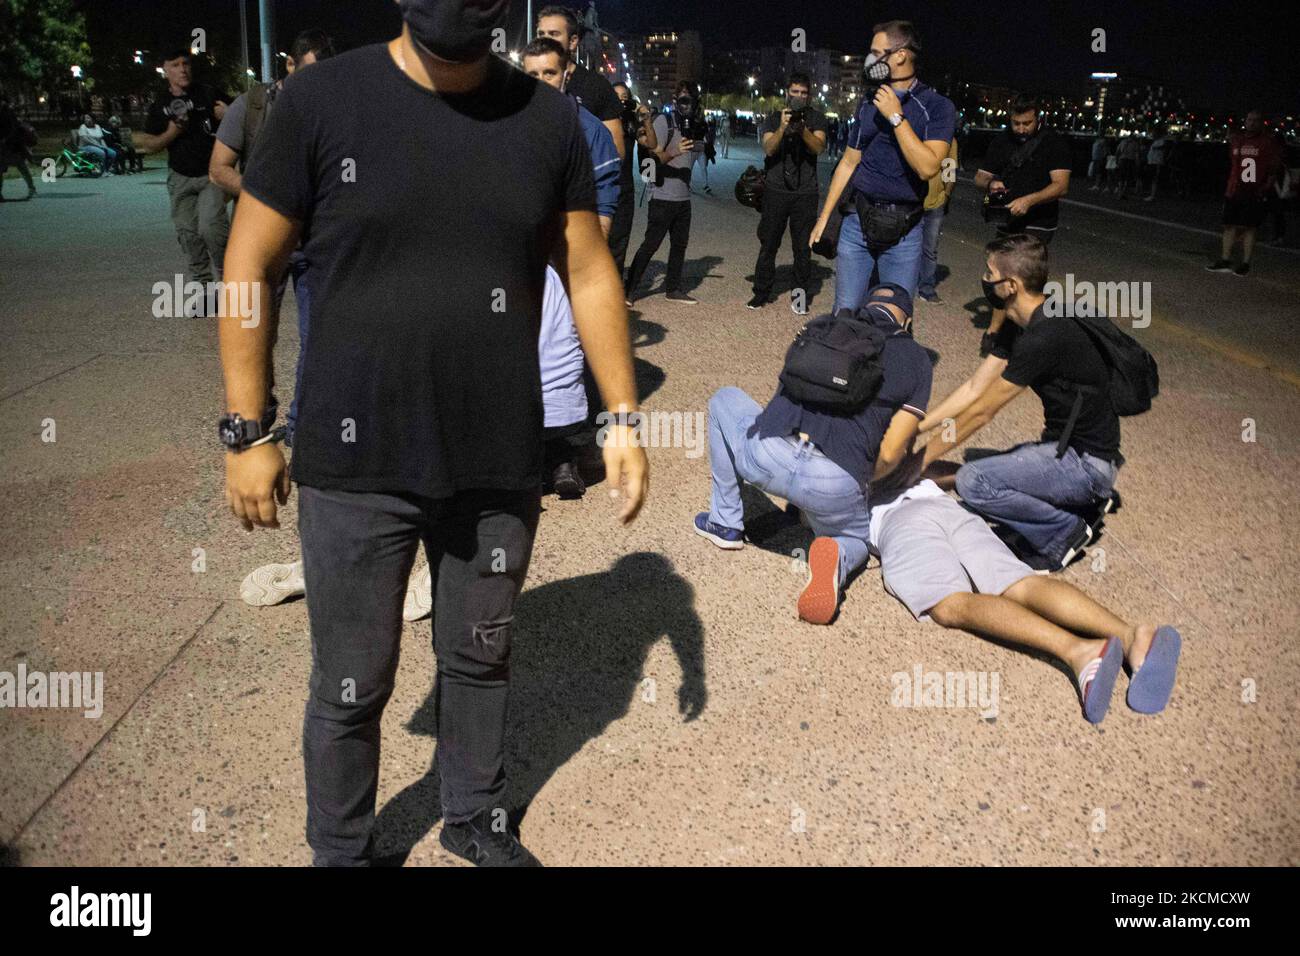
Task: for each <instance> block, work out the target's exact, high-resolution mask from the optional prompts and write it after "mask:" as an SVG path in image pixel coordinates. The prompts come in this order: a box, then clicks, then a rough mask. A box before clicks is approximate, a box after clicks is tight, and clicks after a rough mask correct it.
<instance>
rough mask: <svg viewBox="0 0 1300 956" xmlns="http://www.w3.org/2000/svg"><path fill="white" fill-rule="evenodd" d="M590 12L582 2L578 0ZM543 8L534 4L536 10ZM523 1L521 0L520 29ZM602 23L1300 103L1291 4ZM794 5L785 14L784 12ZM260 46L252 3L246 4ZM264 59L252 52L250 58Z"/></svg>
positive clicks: (324, 14)
mask: <svg viewBox="0 0 1300 956" xmlns="http://www.w3.org/2000/svg"><path fill="white" fill-rule="evenodd" d="M572 2H573V5H575V6H581V7H583V8H584V9H585V6H586V0H572ZM541 5H542V4H541V3H538V2H534V10H536V9H538V8H540V6H541ZM83 7H84V8H85V9H86V10H87V13H88V16H89V18H90V27H91V43H92V49H93V46H94V43H95V38H96V35H97V34H98V33H103V32H105V31H113V32H115V33H118V34H119V35H120V34H121V33H130V34H132V35H133V36H135V35H138V36H139V39H138V40H135V41H134V42H138V43H140V44H142V45H149V44H154V45H161V44H162V42H163V37H165V36H166V35H168V34H169V33H171V34H172V35H175V34H177V33H179V34H180V35H181V36H186V35H187V33H186V32H182V28H186V27H188V26H189V25H204V26H207V27H208V29H209V30H217V31H223V30H229V31H231V33H232V34H233V33H235V32H237V30H238V24H239V20H238V12H237V11H238V6H237V0H86V2H85V3H84V4H83ZM524 8H525V5H524V3H523V2H522V0H515V11H514V20H515V23H516V25H517V27H516V32H519V33H520V34H521V35H522V29H523V18H524ZM596 8H597V11H598V12H599V15H600V22H601V25H602V26H604V27H606V28H608V29H611V30H613V31H615V32H618V31H620V30H622V31H627V32H633V33H645V32H651V31H659V30H671V29H679V30H680V29H696V30H699V31H701V33H702V34H703V36H704V42H705V55H706V57H707V56H708V54H709V52H710V51H711V50H718V49H723V48H727V47H732V46H767V45H773V46H775V45H784V44H788V43H789V42H790V31H791V30H792V29H794V28H795V27H802V28H803V29H804V30H806V31H807V35H808V43H809V46H810V47H830V48H832V49H841V50H844V51H845V52H858V53H861V52H865V50H866V47H867V43H868V40H869V30H870V27H871V25H872V24H873V23H875V22H877V21H878V20H883V19H887V18H889V17H908V18H910V19H912V20H913V22H915V23H916V24H917V27H918V29H919V30H920V33H921V39H922V43H923V46H924V56H925V60H924V62H923V64H922V70H921V72H922V75H923V76H924V75H925V74H927V73H928V74H929V75H931V76H934V77H938V76H940V75H942V74H943V73H946V72H952V73H953V74H954V75H955V76H957V77H959V78H961V79H966V80H970V81H976V82H985V83H996V84H1000V85H1007V86H1013V87H1017V88H1026V89H1029V90H1033V91H1038V92H1062V93H1072V92H1076V91H1077V90H1079V88H1080V83H1081V80H1082V79H1083V78H1085V77H1086V76H1087V74H1088V73H1090V72H1092V71H1094V70H1110V71H1115V72H1118V73H1120V74H1121V75H1123V74H1126V73H1127V74H1141V75H1142V76H1143V77H1149V78H1153V79H1156V80H1161V81H1165V82H1167V83H1169V84H1170V85H1171V86H1173V87H1174V88H1175V89H1176V90H1177V91H1179V92H1180V93H1181V94H1182V95H1183V97H1184V98H1185V99H1186V100H1188V105H1190V106H1201V107H1210V108H1212V109H1214V110H1220V111H1227V110H1233V111H1241V110H1243V109H1244V107H1245V106H1246V105H1248V103H1257V104H1259V105H1261V106H1262V107H1263V108H1264V109H1265V110H1267V111H1269V112H1272V113H1281V114H1287V113H1290V114H1292V115H1294V114H1296V113H1297V112H1300V65H1297V64H1298V62H1300V57H1297V53H1296V48H1297V43H1296V40H1297V31H1296V30H1295V26H1294V16H1293V14H1292V15H1288V14H1286V13H1285V12H1284V11H1285V10H1286V9H1292V10H1293V11H1294V6H1293V5H1292V4H1290V3H1288V2H1286V0H1275V2H1255V0H1247V2H1237V3H1223V2H1211V0H1090V2H1088V3H1065V2H1061V0H1001V2H998V3H980V2H977V0H926V2H924V3H921V2H916V3H913V4H911V5H910V8H909V4H907V3H898V4H881V3H862V2H857V0H597V3H596ZM276 9H277V30H278V32H279V37H278V39H279V46H280V48H281V49H283V47H284V46H285V45H286V44H287V42H288V39H289V38H290V37H292V35H293V34H294V33H296V32H297V31H299V30H301V29H304V28H306V27H310V26H320V27H323V28H325V29H327V30H329V31H330V32H331V33H333V34H335V35H336V36H337V37H339V39H340V40H342V41H343V42H344V44H345V45H355V44H359V43H366V42H372V41H375V40H380V39H384V38H387V37H389V36H391V35H393V34H394V33H395V32H396V30H397V28H398V24H399V21H398V18H397V14H396V7H395V4H394V3H393V2H392V0H277V2H276ZM783 9H785V10H790V11H791V12H790V13H789V14H788V15H781V14H779V13H777V11H781V10H783ZM248 10H249V19H250V24H251V26H250V29H251V31H252V37H253V43H254V44H255V43H256V18H257V3H256V0H250V2H249V4H248ZM1096 28H1102V29H1104V30H1105V31H1106V41H1107V52H1106V53H1105V54H1096V53H1093V52H1092V51H1091V43H1092V31H1093V30H1094V29H1096ZM254 59H256V55H254Z"/></svg>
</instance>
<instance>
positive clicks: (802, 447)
mask: <svg viewBox="0 0 1300 956" xmlns="http://www.w3.org/2000/svg"><path fill="white" fill-rule="evenodd" d="M761 411H762V408H760V407H759V404H758V402H756V401H754V400H753V399H752V398H750V397H749V396H748V395H746V394H745V393H744V392H743V391H741V390H740V389H738V388H733V387H731V386H728V387H727V388H720V389H718V391H717V392H716V393H714V395H713V398H711V399H710V400H709V468H710V471H711V472H712V479H713V492H712V498H711V499H710V502H709V520H710V521H712V522H713V523H714V524H719V525H722V526H723V527H724V528H737V529H740V528H744V526H745V507H744V504H743V503H742V502H741V499H740V483H741V481H747V482H749V483H750V484H751V485H754V486H756V487H758V488H761V489H763V490H764V491H766V492H769V493H770V494H773V495H776V496H777V497H778V498H784V499H785V500H786V501H788V502H790V503H791V504H792V505H794V506H795V507H796V508H798V509H799V510H801V511H802V512H803V513H804V514H805V515H806V516H807V518H808V523H809V524H810V525H812V529H813V533H814V534H817V535H820V536H823V537H829V538H834V539H835V543H836V544H838V545H839V546H840V581H844V579H845V578H847V577H848V575H849V572H851V571H853V570H854V569H855V568H857V567H858V566H859V565H861V564H864V563H865V562H866V560H867V541H868V539H869V538H870V534H871V520H870V518H869V517H868V515H867V499H866V495H865V494H864V493H863V490H862V485H861V484H860V483H859V482H858V479H856V478H854V477H853V476H852V475H850V474H849V473H848V472H847V471H845V470H844V469H843V468H841V467H840V466H839V465H837V464H835V462H833V461H831V460H830V459H829V458H827V457H826V456H825V455H823V454H822V453H821V452H820V451H817V450H816V449H815V448H814V447H813V446H812V445H811V444H810V443H808V442H806V441H802V440H800V439H799V438H798V437H794V436H792V437H790V438H777V437H772V438H759V437H758V434H757V433H755V434H753V435H750V429H751V428H752V426H753V425H754V419H755V418H757V417H758V413H759V412H761Z"/></svg>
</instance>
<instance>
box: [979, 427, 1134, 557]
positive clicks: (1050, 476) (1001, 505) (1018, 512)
mask: <svg viewBox="0 0 1300 956" xmlns="http://www.w3.org/2000/svg"><path fill="white" fill-rule="evenodd" d="M1118 472H1119V465H1118V464H1116V463H1113V462H1109V461H1106V460H1104V459H1102V458H1097V457H1095V456H1093V455H1086V454H1085V455H1080V454H1079V453H1078V452H1077V451H1075V450H1074V449H1073V448H1067V449H1066V451H1065V454H1064V455H1063V456H1062V457H1061V458H1059V459H1058V458H1057V457H1056V442H1041V443H1034V442H1029V443H1027V444H1024V445H1018V446H1016V447H1015V448H1013V449H1011V450H1010V451H1008V452H1005V453H1003V454H1001V455H993V456H991V457H989V458H980V459H978V460H976V461H972V462H967V463H966V464H964V465H962V466H961V468H960V469H959V470H958V472H957V493H958V494H959V495H961V497H962V500H963V501H964V502H966V504H967V505H969V506H970V507H971V508H972V509H973V510H975V511H977V512H978V513H979V514H981V515H983V516H984V517H986V518H991V519H993V520H995V521H997V522H999V523H1001V524H1004V525H1006V526H1007V527H1008V528H1011V529H1012V530H1013V531H1015V532H1017V533H1018V534H1020V535H1021V536H1022V537H1023V538H1024V539H1025V540H1026V541H1028V542H1029V544H1030V545H1031V546H1032V547H1033V548H1034V550H1035V551H1037V552H1038V553H1039V554H1041V555H1043V556H1045V557H1047V558H1049V559H1051V560H1053V561H1060V560H1061V559H1062V558H1064V557H1065V551H1066V548H1067V547H1068V546H1069V541H1070V537H1071V536H1072V535H1073V534H1074V533H1075V532H1076V531H1077V530H1078V527H1079V522H1080V521H1082V520H1083V519H1082V518H1081V517H1080V514H1079V513H1080V512H1081V511H1083V510H1085V509H1087V508H1089V507H1091V506H1093V505H1095V504H1096V503H1097V502H1098V501H1099V500H1100V499H1102V498H1105V497H1107V496H1108V495H1109V494H1110V492H1111V489H1112V488H1113V487H1114V486H1115V475H1116V474H1117V473H1118Z"/></svg>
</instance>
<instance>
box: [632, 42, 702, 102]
mask: <svg viewBox="0 0 1300 956" xmlns="http://www.w3.org/2000/svg"><path fill="white" fill-rule="evenodd" d="M622 43H623V48H622V50H620V52H619V65H620V66H621V65H622V60H623V57H624V56H626V66H627V73H628V75H629V76H630V77H631V78H632V81H633V89H634V90H635V91H636V94H637V97H638V98H639V99H641V100H642V101H648V102H650V103H651V104H663V103H667V102H669V101H670V100H671V99H672V96H673V90H674V89H675V87H676V86H677V84H678V83H679V82H681V81H683V80H688V81H690V82H692V83H699V82H700V81H701V80H702V79H703V78H704V44H703V43H702V42H701V40H700V35H699V33H697V32H696V31H694V30H683V31H681V32H680V33H652V34H650V35H649V36H646V37H624V38H623V40H622Z"/></svg>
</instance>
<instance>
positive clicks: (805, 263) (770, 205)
mask: <svg viewBox="0 0 1300 956" xmlns="http://www.w3.org/2000/svg"><path fill="white" fill-rule="evenodd" d="M811 89H812V84H811V82H810V81H809V79H808V74H807V73H792V74H790V85H789V87H788V88H787V93H786V105H785V109H782V110H773V111H772V113H771V115H770V116H768V118H767V125H766V126H765V127H764V130H763V156H764V158H763V166H764V168H765V169H766V170H767V176H766V185H765V187H764V189H763V217H762V219H761V220H759V224H758V237H759V242H760V246H759V250H758V262H757V263H755V265H754V297H753V298H752V299H750V300H749V308H751V309H761V308H762V307H763V306H765V305H767V303H768V302H770V301H771V300H772V280H773V279H774V277H775V275H776V253H777V250H778V249H780V248H781V240H782V239H784V238H785V228H786V224H787V223H788V224H789V226H790V246H791V250H792V251H793V253H794V288H792V289H791V290H790V309H791V310H792V311H793V312H794V314H795V315H807V314H808V306H809V301H808V283H809V281H810V280H811V279H812V249H811V248H809V245H808V237H809V236H811V235H812V228H813V223H815V222H816V221H817V157H818V156H819V155H821V153H822V151H823V150H825V149H826V115H825V114H824V113H822V111H821V110H818V109H814V108H813V107H812V105H811V103H810V102H809V97H810V91H811Z"/></svg>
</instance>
